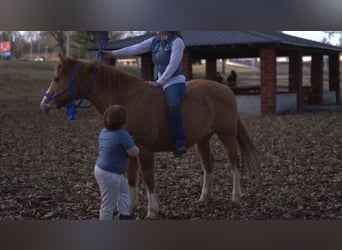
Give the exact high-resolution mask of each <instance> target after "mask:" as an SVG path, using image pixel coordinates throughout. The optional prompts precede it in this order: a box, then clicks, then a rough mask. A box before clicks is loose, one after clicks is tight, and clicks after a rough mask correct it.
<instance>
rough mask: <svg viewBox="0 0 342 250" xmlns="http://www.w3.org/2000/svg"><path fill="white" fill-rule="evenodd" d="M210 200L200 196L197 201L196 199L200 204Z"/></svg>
mask: <svg viewBox="0 0 342 250" xmlns="http://www.w3.org/2000/svg"><path fill="white" fill-rule="evenodd" d="M207 201H208V199H205V198H202V197H201V198H199V199H198V200H197V201H196V203H198V204H203V203H206V202H207Z"/></svg>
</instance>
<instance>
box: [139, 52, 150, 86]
mask: <svg viewBox="0 0 342 250" xmlns="http://www.w3.org/2000/svg"><path fill="white" fill-rule="evenodd" d="M141 78H142V79H143V80H145V81H149V80H152V79H153V62H152V56H151V53H148V54H144V55H142V56H141Z"/></svg>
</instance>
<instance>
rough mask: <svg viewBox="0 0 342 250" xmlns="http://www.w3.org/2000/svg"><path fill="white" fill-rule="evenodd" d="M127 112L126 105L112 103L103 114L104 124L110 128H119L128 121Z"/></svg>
mask: <svg viewBox="0 0 342 250" xmlns="http://www.w3.org/2000/svg"><path fill="white" fill-rule="evenodd" d="M126 120H127V114H126V110H125V108H124V107H122V106H120V105H112V106H110V107H108V108H107V109H106V110H105V112H104V114H103V124H104V127H105V128H106V129H108V130H117V129H120V128H121V127H122V125H123V124H125V123H126Z"/></svg>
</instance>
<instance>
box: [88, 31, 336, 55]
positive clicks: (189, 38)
mask: <svg viewBox="0 0 342 250" xmlns="http://www.w3.org/2000/svg"><path fill="white" fill-rule="evenodd" d="M182 34H183V38H184V43H185V45H186V47H187V48H189V49H193V51H194V52H197V57H200V56H206V57H208V55H209V54H208V53H209V50H211V51H212V49H213V48H215V49H216V50H217V53H218V54H216V53H214V54H216V55H214V56H218V55H219V54H220V55H222V53H223V56H225V57H237V56H241V57H247V56H250V57H252V56H257V54H258V50H257V49H259V48H260V47H262V46H265V45H273V46H276V47H277V49H278V50H279V51H280V52H278V56H281V55H282V54H286V53H288V52H289V51H291V50H293V49H296V50H301V51H302V52H303V55H305V54H311V53H314V52H321V53H327V54H329V53H336V52H342V47H338V46H332V45H329V44H325V43H321V42H316V41H312V40H308V39H304V38H299V37H295V36H291V35H287V34H285V33H282V32H279V31H267V32H259V31H182ZM154 35H155V33H149V34H145V35H142V36H136V37H131V38H126V39H122V40H112V41H108V43H107V46H106V50H116V49H120V48H123V47H126V46H130V45H133V44H135V43H138V42H141V41H143V40H145V39H148V38H150V37H152V36H154ZM227 48H228V49H229V48H234V50H236V51H235V52H234V53H227V52H226V51H224V49H225V50H227ZM95 49H97V48H95V47H93V48H91V50H95ZM285 51H286V52H285ZM195 54H196V53H195Z"/></svg>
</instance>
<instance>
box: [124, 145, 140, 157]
mask: <svg viewBox="0 0 342 250" xmlns="http://www.w3.org/2000/svg"><path fill="white" fill-rule="evenodd" d="M126 152H127V154H128V155H129V156H130V157H137V156H138V155H139V148H138V147H137V146H133V147H132V148H130V149H127V150H126Z"/></svg>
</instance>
